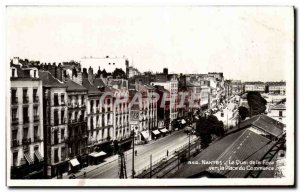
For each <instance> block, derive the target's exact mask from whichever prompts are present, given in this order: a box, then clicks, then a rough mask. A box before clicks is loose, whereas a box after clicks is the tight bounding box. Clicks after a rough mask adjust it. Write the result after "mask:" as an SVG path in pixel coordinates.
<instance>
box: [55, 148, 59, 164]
mask: <svg viewBox="0 0 300 192" xmlns="http://www.w3.org/2000/svg"><path fill="white" fill-rule="evenodd" d="M58 161H59V158H58V149H54V163H57V162H58Z"/></svg>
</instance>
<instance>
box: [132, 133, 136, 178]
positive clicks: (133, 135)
mask: <svg viewBox="0 0 300 192" xmlns="http://www.w3.org/2000/svg"><path fill="white" fill-rule="evenodd" d="M131 134H132V178H134V175H135V171H134V137H135V133H134V130H132V132H131Z"/></svg>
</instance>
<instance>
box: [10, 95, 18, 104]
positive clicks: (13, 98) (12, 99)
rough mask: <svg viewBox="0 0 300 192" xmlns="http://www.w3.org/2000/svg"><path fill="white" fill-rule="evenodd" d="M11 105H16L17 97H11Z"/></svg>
mask: <svg viewBox="0 0 300 192" xmlns="http://www.w3.org/2000/svg"><path fill="white" fill-rule="evenodd" d="M11 104H13V105H15V104H18V97H12V98H11Z"/></svg>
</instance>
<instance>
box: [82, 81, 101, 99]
mask: <svg viewBox="0 0 300 192" xmlns="http://www.w3.org/2000/svg"><path fill="white" fill-rule="evenodd" d="M82 85H83V86H84V87H85V88H86V89H87V90H88V94H99V95H100V94H101V92H100V91H99V90H98V89H97V87H96V86H94V85H92V84H91V83H90V81H89V80H88V78H82Z"/></svg>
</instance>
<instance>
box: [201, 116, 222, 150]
mask: <svg viewBox="0 0 300 192" xmlns="http://www.w3.org/2000/svg"><path fill="white" fill-rule="evenodd" d="M196 133H197V135H199V136H200V138H201V146H202V147H203V148H206V147H208V145H209V144H210V143H211V141H212V134H214V135H217V136H219V137H220V136H223V135H224V134H225V130H224V124H223V122H222V121H219V120H218V118H217V117H216V116H214V115H209V116H206V117H200V118H199V120H198V121H197V122H196Z"/></svg>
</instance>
